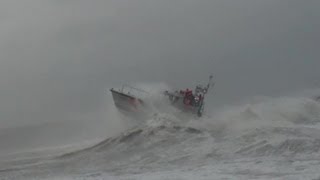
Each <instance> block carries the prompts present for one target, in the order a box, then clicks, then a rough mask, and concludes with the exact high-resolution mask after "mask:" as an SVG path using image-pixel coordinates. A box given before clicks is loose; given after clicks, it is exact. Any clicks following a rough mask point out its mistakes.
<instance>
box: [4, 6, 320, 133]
mask: <svg viewBox="0 0 320 180" xmlns="http://www.w3.org/2000/svg"><path fill="white" fill-rule="evenodd" d="M319 5H320V2H319V1H315V0H309V1H303V2H302V1H298V0H283V1H277V0H268V1H265V0H237V1H231V0H227V1H226V0H215V1H210V0H201V1H190V0H176V1H169V0H164V1H155V0H148V1H146V0H136V1H129V0H121V1H115V0H110V1H100V0H96V1H90V2H89V1H84V0H77V1H72V0H70V1H53V0H41V1H40V0H29V1H27V2H26V1H18V0H14V1H12V0H10V1H9V0H3V1H1V3H0V8H1V13H0V21H1V25H2V28H1V31H0V38H1V42H0V57H1V60H0V84H1V91H0V112H1V118H0V127H1V128H15V127H21V126H29V125H38V124H46V123H49V124H50V123H62V124H64V123H69V122H70V123H71V124H72V125H70V127H72V128H71V129H72V130H70V131H69V133H71V134H72V135H73V136H78V134H83V135H84V136H90V135H92V136H97V135H99V136H108V135H110V134H113V133H116V132H118V131H120V130H121V129H123V124H122V122H120V120H118V119H117V118H116V117H115V116H114V115H111V113H108V112H109V111H110V108H113V107H112V101H111V97H110V93H109V92H108V89H109V88H112V87H117V86H120V85H121V84H123V83H165V84H168V85H169V86H170V87H178V88H186V87H190V86H194V85H195V84H198V83H205V82H206V80H207V77H208V76H209V75H210V74H213V75H214V77H215V81H216V86H215V89H214V91H213V92H212V94H210V95H209V96H208V101H209V102H208V106H209V108H212V109H214V108H215V107H221V106H224V105H226V104H230V103H234V102H236V101H239V100H243V99H246V98H248V97H252V96H281V95H285V94H288V93H291V92H299V91H303V90H305V89H315V88H319V86H320V80H319V79H320V71H319V67H320V60H319V57H320V52H319V50H318V49H319V48H318V47H320V44H319V42H320V36H319V32H320V22H319V18H320V11H319V10H318V7H319ZM61 127H65V125H61ZM66 129H69V128H66ZM80 129H82V130H80ZM53 134H54V133H53ZM70 136H71V135H70Z"/></svg>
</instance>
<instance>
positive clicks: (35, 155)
mask: <svg viewBox="0 0 320 180" xmlns="http://www.w3.org/2000/svg"><path fill="white" fill-rule="evenodd" d="M209 115H210V113H209ZM319 155H320V103H319V102H317V101H314V100H312V99H310V98H303V97H302V98H292V97H283V98H265V99H261V100H259V101H256V102H252V103H245V104H242V105H236V106H232V107H225V108H222V109H220V110H217V111H215V113H213V114H212V115H210V116H207V117H203V118H201V119H190V118H189V119H187V120H186V119H184V118H181V117H178V116H176V115H173V114H171V113H157V114H155V115H154V116H153V117H152V118H150V119H148V120H147V121H146V122H144V123H141V124H139V125H137V126H135V127H133V128H130V129H127V130H126V131H124V132H122V133H121V134H119V135H116V136H113V137H110V138H107V139H105V140H102V141H99V142H96V141H91V142H86V143H83V144H77V145H69V146H62V147H54V148H47V149H38V150H34V151H29V152H24V153H19V154H14V155H11V157H6V158H5V157H4V158H2V159H1V162H0V179H121V180H134V179H148V180H149V179H152V180H155V179H157V180H160V179H161V180H162V179H167V180H169V179H170V180H171V179H174V180H178V179H206V180H209V179H210V180H211V179H314V180H316V179H320V171H319V169H320V156H319Z"/></svg>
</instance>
